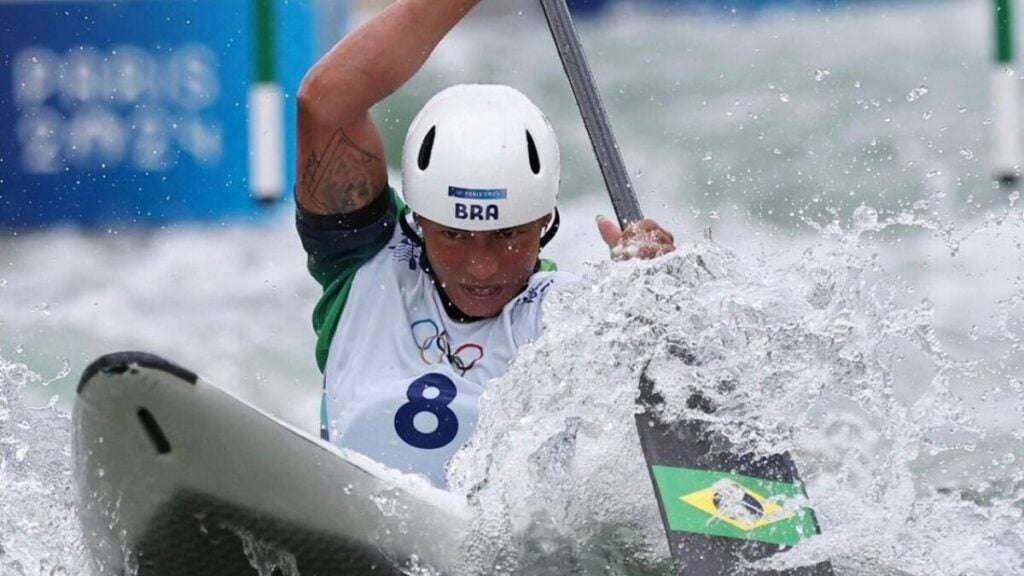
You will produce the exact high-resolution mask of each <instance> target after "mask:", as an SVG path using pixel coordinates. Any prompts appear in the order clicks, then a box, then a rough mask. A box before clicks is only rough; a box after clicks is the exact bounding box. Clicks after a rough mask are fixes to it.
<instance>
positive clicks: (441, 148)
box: [402, 84, 559, 231]
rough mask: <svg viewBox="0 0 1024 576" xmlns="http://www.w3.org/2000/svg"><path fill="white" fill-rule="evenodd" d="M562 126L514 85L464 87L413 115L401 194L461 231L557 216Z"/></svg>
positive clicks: (428, 214)
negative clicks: (556, 125) (558, 133)
mask: <svg viewBox="0 0 1024 576" xmlns="http://www.w3.org/2000/svg"><path fill="white" fill-rule="evenodd" d="M558 172H559V155H558V142H557V141H556V139H555V131H554V130H553V129H552V128H551V124H550V123H549V122H548V120H547V118H546V117H545V116H544V113H543V112H541V111H540V109H539V108H537V106H535V105H534V104H533V102H531V101H530V99H529V98H527V97H526V96H525V95H523V93H522V92H519V91H518V90H516V89H514V88H511V87H509V86H499V85H480V84H475V85H460V86H453V87H451V88H448V89H446V90H444V91H442V92H440V93H439V94H437V95H436V96H434V97H433V98H431V99H430V101H429V102H427V104H426V106H424V107H423V110H421V111H420V113H419V114H418V115H417V116H416V118H415V119H414V120H413V121H412V125H411V126H410V127H409V133H408V134H407V135H406V137H405V150H404V153H403V158H402V194H403V196H405V201H406V203H407V204H408V205H409V208H410V209H412V211H413V212H415V213H417V214H420V215H421V216H423V217H424V218H427V219H428V220H432V221H434V222H437V223H439V224H443V225H445V226H448V227H450V228H457V229H460V230H473V231H477V230H498V229H501V228H510V227H512V226H519V225H522V224H526V223H528V222H532V221H534V220H537V219H539V218H542V217H544V216H546V215H548V214H551V213H552V212H553V211H554V210H555V200H556V197H557V196H558V178H559V176H558Z"/></svg>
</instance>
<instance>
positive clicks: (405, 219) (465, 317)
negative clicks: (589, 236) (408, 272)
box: [398, 208, 560, 324]
mask: <svg viewBox="0 0 1024 576" xmlns="http://www.w3.org/2000/svg"><path fill="white" fill-rule="evenodd" d="M412 218H413V213H412V210H409V209H408V208H406V209H405V212H403V213H402V214H400V215H399V217H398V225H399V226H401V227H402V232H403V233H404V234H405V236H406V237H407V238H409V241H410V242H412V243H413V244H414V245H415V246H416V247H417V248H419V249H420V267H421V268H423V271H424V272H426V273H427V275H428V276H430V280H431V281H432V282H433V283H434V287H435V288H437V293H438V295H439V296H440V297H441V305H442V306H444V311H445V313H447V314H448V317H449V318H451V319H452V320H455V321H456V322H459V323H463V324H465V323H469V322H476V321H477V320H483V319H484V318H483V317H481V316H472V315H470V314H466V313H465V312H463V311H462V310H461V309H460V308H459V307H458V306H456V305H455V303H454V302H452V299H451V298H449V297H448V293H447V292H445V291H444V285H443V284H441V281H440V280H438V278H437V275H436V274H435V273H434V267H433V266H431V265H430V259H429V258H427V247H426V244H425V243H424V241H423V236H421V235H420V233H419V231H417V230H416V228H415V227H414V226H413V224H412V222H411V221H412ZM559 222H560V218H559V216H558V208H555V216H554V218H553V219H552V220H551V225H550V226H548V228H547V230H545V231H544V235H543V236H541V239H540V246H541V248H543V247H545V246H547V245H548V243H549V242H551V240H552V239H554V237H555V234H557V233H558V226H559ZM533 271H534V272H539V271H540V258H538V259H537V264H536V265H534V267H533ZM526 286H527V284H524V285H523V287H522V288H521V289H520V290H519V292H522V291H523V290H525V289H526ZM517 295H518V293H517Z"/></svg>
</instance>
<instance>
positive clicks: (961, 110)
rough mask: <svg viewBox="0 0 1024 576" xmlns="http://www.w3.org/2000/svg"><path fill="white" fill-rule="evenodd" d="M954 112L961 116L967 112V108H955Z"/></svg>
mask: <svg viewBox="0 0 1024 576" xmlns="http://www.w3.org/2000/svg"><path fill="white" fill-rule="evenodd" d="M956 111H957V112H959V113H961V114H963V113H964V112H967V106H957V109H956Z"/></svg>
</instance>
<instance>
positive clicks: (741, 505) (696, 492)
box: [651, 466, 818, 546]
mask: <svg viewBox="0 0 1024 576" xmlns="http://www.w3.org/2000/svg"><path fill="white" fill-rule="evenodd" d="M651 469H652V472H653V473H654V478H655V481H656V483H657V488H658V497H659V499H660V500H661V501H662V505H663V506H664V510H665V518H666V520H667V521H668V525H669V528H670V529H671V530H673V531H677V532H693V533H697V534H706V535H708V536H724V537H726V538H739V539H744V540H756V541H758V542H765V543H768V544H778V545H780V546H795V545H796V544H797V543H798V542H800V541H801V540H803V539H804V538H809V537H810V536H813V535H814V534H817V533H818V529H817V525H816V524H815V521H814V515H813V514H812V513H811V510H810V508H806V507H796V506H794V505H793V504H794V503H792V502H789V501H790V500H791V499H794V498H797V499H800V500H803V499H804V491H803V487H802V486H799V485H795V484H787V483H785V482H773V481H771V480H762V479H760V478H753V477H750V476H743V475H740V474H729V473H727V472H713V471H709V470H692V469H689V468H675V467H671V466H652V467H651Z"/></svg>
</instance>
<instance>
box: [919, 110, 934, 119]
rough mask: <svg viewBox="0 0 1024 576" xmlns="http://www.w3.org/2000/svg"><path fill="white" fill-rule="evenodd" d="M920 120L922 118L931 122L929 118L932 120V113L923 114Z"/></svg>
mask: <svg viewBox="0 0 1024 576" xmlns="http://www.w3.org/2000/svg"><path fill="white" fill-rule="evenodd" d="M921 118H924V119H925V120H931V118H932V111H931V110H929V111H927V112H925V113H924V114H921Z"/></svg>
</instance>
